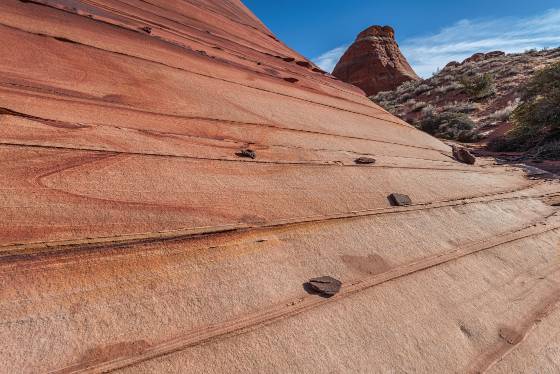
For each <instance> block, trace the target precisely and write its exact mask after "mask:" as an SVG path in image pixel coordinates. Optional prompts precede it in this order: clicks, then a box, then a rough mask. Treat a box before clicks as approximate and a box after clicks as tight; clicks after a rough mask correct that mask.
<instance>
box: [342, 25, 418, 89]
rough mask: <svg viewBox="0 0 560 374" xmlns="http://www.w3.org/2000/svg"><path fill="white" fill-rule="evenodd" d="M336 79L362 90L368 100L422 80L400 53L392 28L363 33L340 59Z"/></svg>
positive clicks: (372, 27)
mask: <svg viewBox="0 0 560 374" xmlns="http://www.w3.org/2000/svg"><path fill="white" fill-rule="evenodd" d="M333 75H334V76H335V77H337V78H339V79H341V80H342V81H344V82H348V83H350V84H353V85H355V86H358V87H360V88H361V89H362V90H364V92H365V93H366V94H367V95H368V96H371V95H375V94H377V93H378V92H381V91H392V90H394V89H395V88H397V87H398V86H400V85H401V84H402V83H404V82H408V81H417V80H420V77H418V76H417V75H416V73H415V72H414V70H413V69H412V67H410V65H409V63H408V61H406V58H405V57H404V56H403V54H402V53H401V51H400V49H399V46H398V44H397V42H396V40H395V31H394V30H393V29H392V28H391V27H390V26H371V27H369V28H367V29H366V30H364V31H362V32H361V33H360V34H359V35H358V37H357V38H356V41H355V42H354V43H353V44H352V45H351V46H350V47H349V48H348V50H347V51H346V52H345V53H344V55H343V56H342V57H341V58H340V61H339V62H338V64H337V65H336V67H335V68H334V71H333Z"/></svg>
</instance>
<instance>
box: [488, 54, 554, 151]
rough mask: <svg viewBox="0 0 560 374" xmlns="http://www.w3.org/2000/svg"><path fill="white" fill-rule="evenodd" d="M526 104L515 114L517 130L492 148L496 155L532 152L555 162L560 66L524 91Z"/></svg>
mask: <svg viewBox="0 0 560 374" xmlns="http://www.w3.org/2000/svg"><path fill="white" fill-rule="evenodd" d="M522 101H523V103H522V104H520V105H519V106H517V108H516V109H515V110H513V113H512V114H511V117H510V118H511V119H512V121H513V129H512V130H511V131H510V132H509V133H508V134H506V136H504V137H502V138H498V139H496V140H494V141H493V142H492V143H491V144H489V146H490V147H491V148H492V149H494V150H496V151H526V150H529V149H531V152H535V153H536V154H537V155H538V157H540V158H549V157H550V158H554V159H556V157H558V156H557V154H558V147H559V145H558V143H559V142H560V63H555V64H552V65H550V66H549V67H547V68H545V69H543V70H541V71H539V72H537V73H536V74H535V75H534V76H533V77H532V78H531V79H530V80H529V82H527V83H526V85H525V86H524V87H523V90H522Z"/></svg>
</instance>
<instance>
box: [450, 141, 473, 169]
mask: <svg viewBox="0 0 560 374" xmlns="http://www.w3.org/2000/svg"><path fill="white" fill-rule="evenodd" d="M453 158H455V160H457V161H459V162H462V163H463V164H469V165H474V163H475V162H476V157H474V156H473V154H472V153H471V152H469V150H468V149H466V148H464V147H459V146H456V145H454V146H453Z"/></svg>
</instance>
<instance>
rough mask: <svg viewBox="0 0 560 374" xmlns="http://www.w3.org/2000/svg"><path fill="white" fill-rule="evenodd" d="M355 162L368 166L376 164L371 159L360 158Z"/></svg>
mask: <svg viewBox="0 0 560 374" xmlns="http://www.w3.org/2000/svg"><path fill="white" fill-rule="evenodd" d="M354 162H355V163H356V164H358V165H368V164H375V162H376V160H375V159H374V158H371V157H359V158H357V159H355V160H354Z"/></svg>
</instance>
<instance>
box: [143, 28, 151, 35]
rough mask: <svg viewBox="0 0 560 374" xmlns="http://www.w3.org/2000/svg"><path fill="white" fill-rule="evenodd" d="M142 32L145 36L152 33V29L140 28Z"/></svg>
mask: <svg viewBox="0 0 560 374" xmlns="http://www.w3.org/2000/svg"><path fill="white" fill-rule="evenodd" d="M142 31H144V32H145V33H147V34H151V33H152V28H151V27H149V26H144V27H142Z"/></svg>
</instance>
